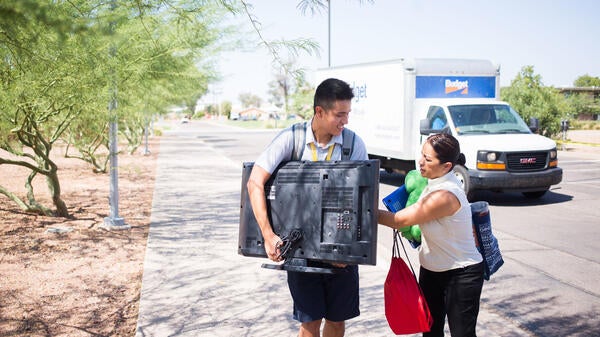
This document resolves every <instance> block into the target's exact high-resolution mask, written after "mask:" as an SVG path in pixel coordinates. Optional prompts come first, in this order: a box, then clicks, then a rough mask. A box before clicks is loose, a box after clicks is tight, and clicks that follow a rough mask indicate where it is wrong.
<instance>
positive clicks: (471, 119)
mask: <svg viewBox="0 0 600 337" xmlns="http://www.w3.org/2000/svg"><path fill="white" fill-rule="evenodd" d="M448 110H449V111H450V116H451V118H452V121H453V122H454V126H455V127H456V132H457V133H458V134H459V135H460V134H469V133H474V134H475V133H490V134H501V133H531V131H530V130H529V127H528V126H527V124H525V122H524V121H523V119H521V117H520V116H519V114H518V113H517V112H516V111H515V110H514V109H513V108H512V107H511V106H510V105H506V104H469V105H452V106H449V107H448Z"/></svg>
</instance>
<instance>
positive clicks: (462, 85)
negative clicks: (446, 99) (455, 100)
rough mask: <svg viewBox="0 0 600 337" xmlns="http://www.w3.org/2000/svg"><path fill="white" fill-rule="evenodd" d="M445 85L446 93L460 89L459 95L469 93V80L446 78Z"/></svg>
mask: <svg viewBox="0 0 600 337" xmlns="http://www.w3.org/2000/svg"><path fill="white" fill-rule="evenodd" d="M444 84H445V86H446V94H450V93H453V92H456V91H460V94H461V95H468V94H469V81H459V80H454V81H453V80H451V79H446V82H444Z"/></svg>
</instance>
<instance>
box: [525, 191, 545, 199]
mask: <svg viewBox="0 0 600 337" xmlns="http://www.w3.org/2000/svg"><path fill="white" fill-rule="evenodd" d="M547 191H548V190H547V189H546V190H543V191H533V192H523V195H524V196H525V198H527V199H539V198H541V197H542V196H543V195H544V194H546V192H547Z"/></svg>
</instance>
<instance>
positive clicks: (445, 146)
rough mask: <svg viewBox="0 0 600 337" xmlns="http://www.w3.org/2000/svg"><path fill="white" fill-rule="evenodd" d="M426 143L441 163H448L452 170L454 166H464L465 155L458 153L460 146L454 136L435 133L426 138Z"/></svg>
mask: <svg viewBox="0 0 600 337" xmlns="http://www.w3.org/2000/svg"><path fill="white" fill-rule="evenodd" d="M427 143H429V144H430V145H431V147H432V148H433V151H435V153H436V154H437V158H438V159H439V161H440V162H441V163H447V162H450V163H452V168H454V165H456V164H458V165H464V164H465V161H466V160H465V155H464V154H462V153H460V144H458V140H457V139H456V138H454V136H452V135H450V134H447V133H437V134H434V135H431V136H429V137H427Z"/></svg>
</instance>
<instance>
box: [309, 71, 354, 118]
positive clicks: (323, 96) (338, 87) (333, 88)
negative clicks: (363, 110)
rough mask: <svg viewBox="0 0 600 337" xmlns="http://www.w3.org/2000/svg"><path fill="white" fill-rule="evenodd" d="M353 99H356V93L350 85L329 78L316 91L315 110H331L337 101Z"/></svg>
mask: <svg viewBox="0 0 600 337" xmlns="http://www.w3.org/2000/svg"><path fill="white" fill-rule="evenodd" d="M352 98H354V92H353V91H352V88H351V87H350V85H348V83H346V82H344V81H342V80H338V79H337V78H328V79H326V80H325V81H323V82H321V84H319V86H318V87H317V90H316V91H315V99H314V105H313V109H316V107H317V106H320V107H322V108H324V109H331V108H332V107H333V105H334V104H335V102H336V101H344V100H351V99H352ZM315 112H316V111H315Z"/></svg>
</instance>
